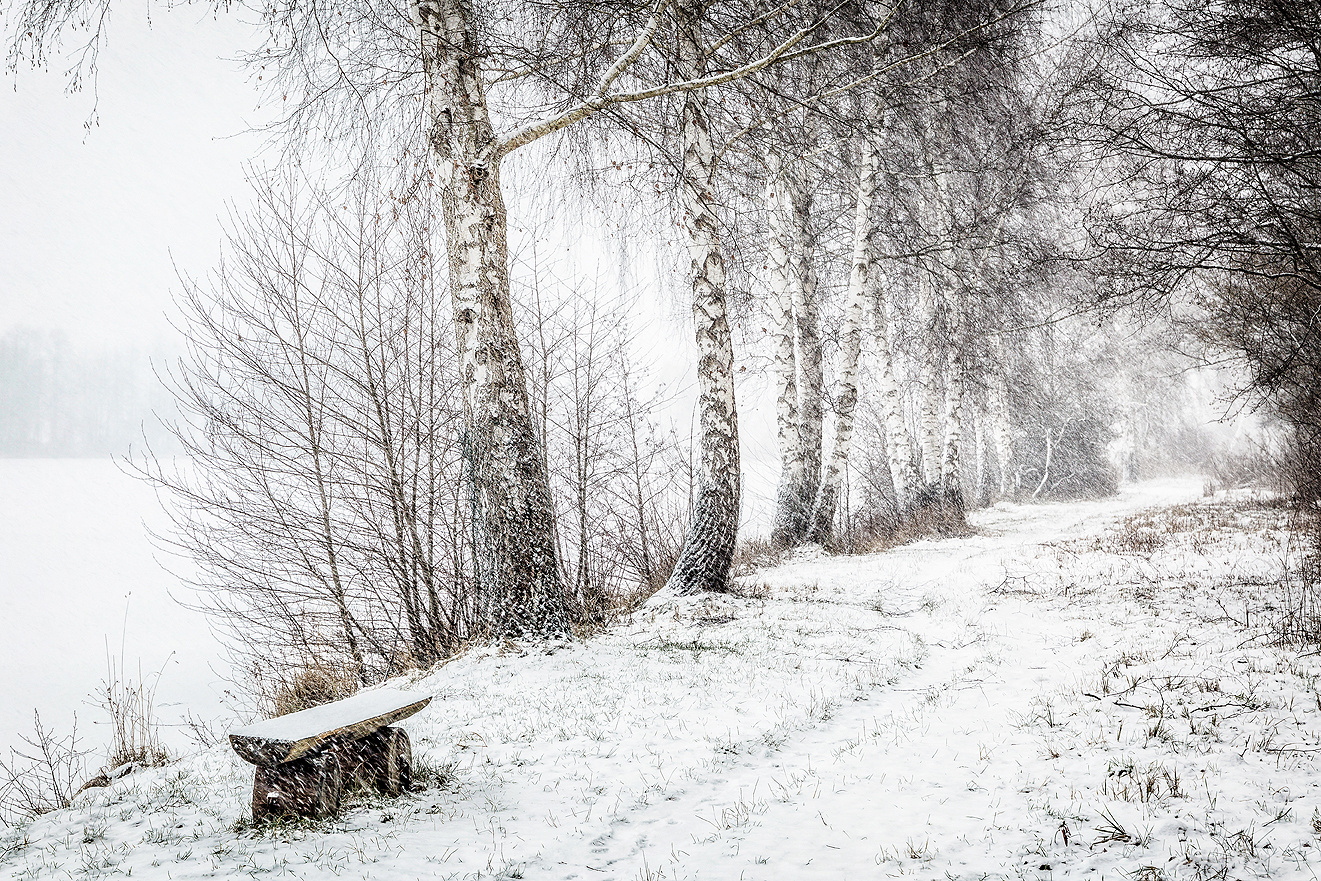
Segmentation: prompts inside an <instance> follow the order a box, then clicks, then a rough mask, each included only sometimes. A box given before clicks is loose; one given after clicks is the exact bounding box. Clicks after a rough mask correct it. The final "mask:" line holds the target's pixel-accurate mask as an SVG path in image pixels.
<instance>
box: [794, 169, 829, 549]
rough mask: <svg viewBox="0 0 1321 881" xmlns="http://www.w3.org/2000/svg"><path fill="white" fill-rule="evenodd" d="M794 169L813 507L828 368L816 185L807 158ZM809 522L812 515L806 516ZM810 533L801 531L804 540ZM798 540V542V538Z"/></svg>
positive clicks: (807, 505)
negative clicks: (814, 195) (814, 223)
mask: <svg viewBox="0 0 1321 881" xmlns="http://www.w3.org/2000/svg"><path fill="white" fill-rule="evenodd" d="M798 165H799V167H798V168H797V169H796V171H795V173H794V175H793V182H794V187H793V190H792V198H793V221H794V223H793V236H794V249H793V260H794V275H795V279H796V282H797V283H796V284H795V285H794V289H793V290H794V323H795V325H796V327H797V330H798V366H799V377H800V378H799V385H798V423H799V430H798V437H799V442H800V445H801V449H802V456H803V475H802V482H801V484H800V487H799V494H800V495H799V497H800V498H801V500H802V506H803V510H804V512H805V513H806V512H810V511H811V509H812V501H813V499H814V498H815V497H816V489H817V486H818V485H819V484H820V482H821V458H822V456H821V454H822V446H823V435H824V421H825V385H826V380H825V369H824V364H823V358H822V352H821V320H820V315H819V308H818V305H817V273H816V237H815V235H814V234H813V232H812V189H811V182H810V180H809V179H808V177H807V175H808V173H809V172H808V170H807V168H806V166H805V164H804V163H798ZM804 523H805V524H806V518H805V519H804ZM803 538H804V535H802V534H799V535H798V536H797V539H798V541H802V539H803ZM795 543H797V542H795Z"/></svg>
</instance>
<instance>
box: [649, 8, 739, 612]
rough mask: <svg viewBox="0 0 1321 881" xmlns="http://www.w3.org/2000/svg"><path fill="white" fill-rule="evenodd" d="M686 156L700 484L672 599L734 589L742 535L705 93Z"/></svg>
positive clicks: (688, 18) (692, 18)
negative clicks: (735, 559) (732, 571)
mask: <svg viewBox="0 0 1321 881" xmlns="http://www.w3.org/2000/svg"><path fill="white" fill-rule="evenodd" d="M700 10H701V7H700V5H698V4H692V5H689V4H687V3H684V4H681V5H679V6H678V7H676V9H675V12H676V17H677V18H678V21H679V29H678V31H679V34H678V36H679V57H680V63H681V64H682V69H681V70H680V72H679V74H680V76H684V77H686V78H688V79H695V78H697V77H700V76H701V75H702V74H703V72H704V70H705V68H706V57H705V53H704V50H703V48H702V46H703V43H702V34H701V11H700ZM680 138H681V146H682V151H683V167H682V177H681V180H680V184H679V185H680V192H681V195H682V199H683V204H684V209H685V223H684V228H685V230H686V231H687V234H688V249H689V253H690V254H691V255H692V282H693V329H694V332H695V334H696V337H697V348H698V353H699V355H698V362H697V381H698V385H699V389H700V391H699V396H698V410H699V422H700V425H701V431H702V436H701V453H700V458H699V466H700V467H699V476H700V483H699V485H698V488H697V504H696V507H695V508H694V510H693V519H692V521H691V523H690V524H689V526H688V534H687V535H686V536H685V538H684V543H683V550H682V551H680V553H679V561H678V563H676V564H675V567H674V572H673V573H671V575H670V579H669V581H668V582H667V583H666V586H665V589H666V591H667V592H673V593H678V594H689V593H697V592H698V591H704V590H711V591H723V590H726V589H727V588H728V584H729V568H730V565H731V563H732V562H733V557H734V540H735V538H736V536H737V534H738V514H739V478H740V475H739V449H738V415H737V413H736V411H735V408H734V341H733V337H732V336H731V334H730V331H729V319H728V316H727V314H726V309H725V259H724V255H723V254H722V252H721V247H720V235H719V228H718V226H717V224H716V216H715V213H714V208H713V206H714V205H715V199H714V198H713V196H712V188H713V187H714V184H715V173H716V152H715V147H714V145H713V144H712V142H711V123H710V119H709V118H708V116H707V113H706V103H705V101H704V99H703V98H702V96H701V94H700V93H698V92H688V93H687V94H686V95H685V97H684V102H683V111H682V116H681V129H680Z"/></svg>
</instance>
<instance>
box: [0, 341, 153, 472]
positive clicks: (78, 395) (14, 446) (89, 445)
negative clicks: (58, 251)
mask: <svg viewBox="0 0 1321 881" xmlns="http://www.w3.org/2000/svg"><path fill="white" fill-rule="evenodd" d="M153 360H155V362H156V363H158V364H163V362H164V357H162V356H158V357H155V358H154V359H153V357H152V353H150V352H148V351H147V350H145V349H142V348H132V347H124V348H119V349H112V350H104V351H98V352H86V351H82V350H80V349H79V348H77V347H75V346H74V344H73V343H71V342H70V340H69V339H68V337H67V336H66V335H65V334H64V333H62V332H60V331H52V330H40V329H33V328H15V329H12V330H9V331H7V332H5V333H4V334H3V335H0V457H11V458H12V457H45V456H50V457H75V456H109V455H114V454H124V453H126V452H128V449H129V445H130V444H132V445H133V446H134V447H138V446H140V445H141V444H142V441H143V432H144V431H146V432H147V436H148V437H149V438H150V439H151V442H152V445H153V446H156V445H157V439H158V438H165V439H166V440H172V439H169V436H168V435H167V434H166V433H165V432H163V431H162V430H161V429H160V425H159V422H158V420H157V418H156V417H155V416H154V415H153V413H162V414H167V413H173V412H174V404H173V401H172V400H171V398H170V396H169V394H168V392H166V390H165V388H164V387H163V386H162V385H161V383H160V381H159V380H158V379H157V378H156V375H155V374H154V373H153V371H152V362H153ZM163 443H164V442H163ZM169 447H170V450H172V449H173V445H172V444H169ZM170 450H165V449H162V450H160V451H159V452H169V451H170Z"/></svg>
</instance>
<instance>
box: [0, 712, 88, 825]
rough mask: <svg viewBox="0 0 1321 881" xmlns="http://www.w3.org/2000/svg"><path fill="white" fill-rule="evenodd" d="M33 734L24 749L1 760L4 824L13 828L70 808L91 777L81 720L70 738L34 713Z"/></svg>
mask: <svg viewBox="0 0 1321 881" xmlns="http://www.w3.org/2000/svg"><path fill="white" fill-rule="evenodd" d="M32 729H33V730H32V733H31V734H25V735H22V736H21V737H22V741H23V744H24V746H23V747H21V748H12V747H11V748H10V750H9V759H8V760H5V759H0V824H3V825H5V826H12V825H15V824H18V823H23V822H26V821H28V820H31V819H32V818H34V817H38V816H40V815H42V814H47V813H50V812H51V811H55V810H59V809H60V808H65V807H68V806H69V804H70V803H71V802H72V801H73V796H74V794H75V793H76V792H77V791H78V785H79V781H81V780H82V779H83V778H85V777H86V776H87V763H86V756H87V753H88V752H89V750H85V749H83V748H82V747H81V740H80V739H79V737H78V718H77V716H76V715H75V716H74V721H73V726H72V728H71V729H70V730H69V733H68V734H66V735H58V734H56V733H55V732H53V731H52V730H51V729H49V728H47V727H46V726H45V725H44V724H43V723H42V721H41V714H40V713H38V712H36V711H34V712H33V713H32Z"/></svg>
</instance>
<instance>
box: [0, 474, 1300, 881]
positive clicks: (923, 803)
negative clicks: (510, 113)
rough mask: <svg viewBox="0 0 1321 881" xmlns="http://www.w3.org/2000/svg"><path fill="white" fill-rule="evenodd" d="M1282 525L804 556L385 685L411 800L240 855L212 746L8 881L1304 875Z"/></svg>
mask: <svg viewBox="0 0 1321 881" xmlns="http://www.w3.org/2000/svg"><path fill="white" fill-rule="evenodd" d="M1188 502H1195V503H1196V504H1194V505H1193V506H1190V507H1178V508H1174V507H1171V506H1174V505H1178V504H1182V503H1188ZM1148 509H1150V510H1152V511H1154V512H1155V513H1150V514H1146V515H1143V516H1141V517H1138V518H1137V519H1131V518H1133V515H1134V514H1135V513H1137V512H1139V511H1143V510H1148ZM1126 518H1129V519H1126ZM1286 520H1287V518H1286V516H1285V514H1284V512H1283V511H1281V510H1278V509H1275V508H1273V507H1270V506H1268V505H1255V506H1254V505H1244V504H1240V505H1239V506H1238V507H1236V508H1235V507H1230V506H1228V505H1227V504H1225V503H1223V502H1220V503H1213V504H1211V505H1210V506H1207V505H1204V504H1202V502H1201V499H1200V484H1196V483H1191V482H1165V483H1159V484H1147V485H1143V486H1140V487H1138V488H1135V489H1133V490H1130V491H1127V492H1126V493H1124V494H1123V495H1121V496H1120V497H1118V498H1116V499H1111V500H1106V501H1100V502H1093V503H1086V504H1074V505H1042V506H997V507H996V508H993V509H991V510H989V511H986V512H983V513H981V514H980V515H978V516H977V518H976V520H975V522H976V526H977V532H976V534H975V535H972V536H970V537H967V538H961V539H951V540H940V541H926V542H921V543H919V544H914V545H910V546H907V547H904V548H900V549H898V550H894V551H891V552H888V553H885V554H879V555H874V556H865V557H853V558H844V557H828V556H819V555H817V556H812V555H806V556H804V557H802V558H800V559H796V560H794V561H791V562H789V563H787V564H784V565H781V566H779V567H776V568H773V569H769V570H766V571H763V572H760V573H758V574H756V575H753V576H750V577H748V578H745V579H743V581H742V582H741V589H740V594H739V595H738V596H721V597H713V596H706V597H699V598H691V599H684V600H678V601H671V602H667V603H664V604H661V605H660V606H658V607H656V608H648V609H645V610H643V611H640V612H638V613H636V614H635V615H634V616H633V618H632V619H631V620H629V621H627V622H624V623H622V624H620V625H617V626H615V627H614V628H612V629H611V630H610V631H608V632H607V633H605V634H602V635H599V636H597V637H595V638H593V639H591V640H588V641H585V642H578V643H573V644H562V645H552V646H543V645H533V644H526V645H519V644H513V643H510V644H506V645H503V646H488V647H482V648H474V649H473V650H471V651H469V652H467V653H466V654H464V655H462V656H461V657H458V658H456V659H454V660H453V661H451V662H450V663H448V664H446V665H444V666H442V667H440V668H438V669H436V670H433V671H431V672H430V673H428V674H426V675H419V676H417V677H415V678H414V679H412V680H399V681H396V682H394V683H392V684H394V685H396V686H400V687H406V688H410V689H414V690H418V691H426V692H430V693H433V694H435V695H436V700H435V701H433V703H432V704H431V705H430V706H429V707H428V708H427V709H426V710H424V711H423V712H422V713H420V714H419V715H417V716H415V717H413V718H411V719H409V720H407V721H406V722H404V723H403V727H405V728H406V729H408V731H409V733H410V736H411V737H412V739H413V744H414V751H415V755H416V757H417V758H418V761H419V763H420V764H421V765H422V766H423V770H424V772H425V773H424V775H423V776H424V779H425V780H426V781H427V783H428V787H427V788H426V789H425V790H423V791H419V792H417V793H414V794H412V795H409V796H406V797H404V798H401V799H398V800H393V801H385V800H379V799H376V798H374V797H366V796H362V797H358V798H357V799H356V801H355V802H354V803H353V804H352V806H351V807H350V808H349V809H348V810H347V811H346V812H345V814H344V816H343V817H342V818H341V819H339V820H337V821H334V822H328V823H314V824H306V825H295V826H286V827H278V828H265V829H254V828H252V827H251V824H250V823H249V822H247V821H246V820H245V816H246V815H247V814H248V807H247V805H246V801H247V799H248V797H249V790H250V786H251V782H252V772H251V768H250V767H248V766H246V765H244V764H243V763H242V762H241V761H240V760H238V759H237V757H235V756H234V755H233V753H232V752H230V751H229V749H228V748H227V747H226V746H224V745H221V746H217V747H216V748H213V749H211V750H209V751H206V752H204V753H201V754H199V755H195V756H192V757H190V758H187V759H184V760H182V761H179V762H177V763H176V764H174V765H172V766H170V767H167V768H163V769H158V770H153V771H146V772H140V773H138V774H134V775H131V776H130V777H127V778H125V779H123V780H120V781H118V782H116V783H114V784H113V785H112V786H110V787H109V788H108V789H104V790H94V791H89V792H88V793H85V794H84V795H82V796H80V797H79V800H78V803H77V804H76V805H75V807H73V808H71V809H69V810H65V811H60V812H57V813H54V814H50V815H47V816H45V817H41V818H39V819H38V820H36V821H34V822H33V823H31V824H30V825H29V826H28V827H27V828H26V829H22V830H14V831H11V832H8V833H3V834H2V835H0V853H3V854H4V856H3V857H0V873H4V874H6V875H7V876H10V877H15V878H81V877H100V876H107V877H110V876H118V875H128V874H132V875H133V876H134V877H135V878H148V879H156V878H159V879H166V878H177V879H182V878H198V877H236V876H247V875H255V876H260V875H265V874H270V875H273V876H284V875H289V876H293V877H299V878H378V879H414V878H433V877H436V878H456V879H458V878H474V879H475V878H518V877H522V878H547V879H560V878H565V879H568V878H579V879H587V878H593V879H594V878H603V879H604V878H621V879H661V878H665V879H678V878H713V879H772V878H773V879H783V878H855V877H887V876H898V875H912V876H915V877H921V878H988V877H989V878H999V877H1008V878H1019V877H1023V878H1056V877H1064V876H1086V877H1090V878H1103V877H1106V878H1115V879H1118V878H1143V879H1158V878H1185V877H1186V878H1244V877H1273V878H1274V877H1281V878H1314V877H1315V872H1314V869H1315V868H1316V866H1317V863H1318V858H1317V851H1318V847H1319V846H1321V843H1319V842H1318V840H1317V834H1318V826H1321V816H1319V815H1317V814H1316V813H1315V812H1316V809H1317V806H1318V804H1321V800H1319V799H1321V788H1318V783H1321V775H1318V773H1317V765H1316V755H1317V751H1318V750H1321V737H1319V736H1318V735H1319V733H1321V727H1319V723H1321V696H1319V695H1321V692H1319V691H1318V689H1321V659H1318V658H1317V657H1315V656H1310V655H1306V654H1302V653H1300V652H1299V651H1297V650H1290V649H1286V648H1277V647H1273V646H1272V645H1271V643H1270V641H1269V640H1268V639H1266V638H1265V637H1264V631H1263V630H1261V629H1260V626H1259V625H1260V624H1262V623H1264V621H1265V620H1266V618H1267V617H1268V616H1269V614H1270V613H1269V611H1268V609H1267V607H1268V606H1270V605H1272V604H1278V598H1277V597H1275V595H1274V593H1273V592H1274V591H1275V587H1274V586H1273V585H1274V580H1275V579H1276V577H1277V576H1278V574H1279V572H1280V570H1281V567H1282V566H1283V563H1284V560H1285V557H1286V555H1287V554H1290V553H1296V552H1297V549H1296V548H1294V547H1293V546H1292V545H1291V539H1290V536H1289V533H1288V531H1287V529H1286V528H1285V526H1286ZM1245 608H1246V609H1248V610H1249V614H1250V615H1251V616H1252V617H1248V618H1246V619H1245V618H1244V613H1243V610H1244V609H1245Z"/></svg>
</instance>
